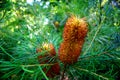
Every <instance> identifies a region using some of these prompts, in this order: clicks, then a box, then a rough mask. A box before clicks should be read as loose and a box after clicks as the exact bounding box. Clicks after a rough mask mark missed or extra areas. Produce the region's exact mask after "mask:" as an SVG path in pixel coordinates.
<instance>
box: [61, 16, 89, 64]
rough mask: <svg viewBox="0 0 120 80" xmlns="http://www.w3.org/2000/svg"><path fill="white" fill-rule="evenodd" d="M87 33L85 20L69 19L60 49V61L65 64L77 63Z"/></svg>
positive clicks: (73, 17)
mask: <svg viewBox="0 0 120 80" xmlns="http://www.w3.org/2000/svg"><path fill="white" fill-rule="evenodd" d="M87 31H88V29H87V23H86V22H85V21H84V20H83V19H79V18H77V17H75V16H72V17H70V18H68V20H67V22H66V24H65V27H64V31H63V40H64V41H63V42H62V43H61V45H60V48H59V59H60V60H61V61H62V62H63V63H64V64H72V63H74V62H77V59H78V57H79V55H80V52H81V50H82V46H83V43H84V38H85V37H86V35H87Z"/></svg>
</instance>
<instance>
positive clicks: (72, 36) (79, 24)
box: [63, 16, 88, 42]
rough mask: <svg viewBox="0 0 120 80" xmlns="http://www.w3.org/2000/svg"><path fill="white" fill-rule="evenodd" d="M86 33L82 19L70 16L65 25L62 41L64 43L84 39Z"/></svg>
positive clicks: (85, 24) (85, 25)
mask: <svg viewBox="0 0 120 80" xmlns="http://www.w3.org/2000/svg"><path fill="white" fill-rule="evenodd" d="M87 31H88V29H87V23H86V21H84V19H79V18H77V17H75V16H71V17H70V18H68V20H67V22H66V24H65V27H64V31H63V39H64V40H65V41H73V42H74V41H79V40H82V39H83V38H85V37H86V35H87Z"/></svg>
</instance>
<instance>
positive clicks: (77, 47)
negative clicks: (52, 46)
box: [59, 40, 84, 64]
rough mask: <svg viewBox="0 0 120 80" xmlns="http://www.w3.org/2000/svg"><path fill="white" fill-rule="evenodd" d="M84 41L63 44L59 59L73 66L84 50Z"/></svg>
mask: <svg viewBox="0 0 120 80" xmlns="http://www.w3.org/2000/svg"><path fill="white" fill-rule="evenodd" d="M83 43H84V40H83V41H79V42H77V43H76V42H73V43H72V42H71V43H70V42H66V41H64V42H62V43H61V45H60V48H59V59H60V60H61V61H62V62H63V63H65V64H72V63H74V62H76V61H77V59H78V57H79V55H80V52H81V50H82V45H83Z"/></svg>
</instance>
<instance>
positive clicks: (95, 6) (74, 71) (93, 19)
mask: <svg viewBox="0 0 120 80" xmlns="http://www.w3.org/2000/svg"><path fill="white" fill-rule="evenodd" d="M70 15H76V16H77V17H79V18H86V21H87V23H88V29H89V32H88V34H87V37H86V40H85V44H84V47H83V49H82V53H81V56H80V57H79V60H78V62H77V63H75V64H73V65H70V66H69V68H68V69H67V71H66V73H65V75H66V76H67V77H68V78H69V80H119V79H120V1H119V0H0V79H1V80H42V79H46V80H47V79H49V78H47V77H46V75H45V73H44V72H43V71H42V70H41V68H43V67H45V65H43V66H40V65H39V63H38V60H37V56H38V55H36V48H37V47H38V46H42V44H43V43H52V44H54V46H55V50H56V52H57V53H58V48H59V45H60V43H61V42H62V32H63V29H64V24H65V22H66V20H67V18H68V17H69V16H70ZM56 56H57V55H56ZM59 63H60V66H61V71H62V70H63V64H62V63H61V62H59ZM60 77H61V75H58V76H57V77H55V78H54V79H50V80H60Z"/></svg>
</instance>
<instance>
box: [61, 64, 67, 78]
mask: <svg viewBox="0 0 120 80" xmlns="http://www.w3.org/2000/svg"><path fill="white" fill-rule="evenodd" d="M66 67H67V64H65V65H64V70H63V73H62V78H61V80H64V74H65V71H66Z"/></svg>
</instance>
